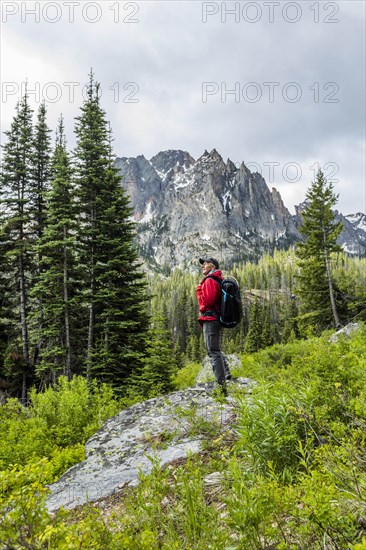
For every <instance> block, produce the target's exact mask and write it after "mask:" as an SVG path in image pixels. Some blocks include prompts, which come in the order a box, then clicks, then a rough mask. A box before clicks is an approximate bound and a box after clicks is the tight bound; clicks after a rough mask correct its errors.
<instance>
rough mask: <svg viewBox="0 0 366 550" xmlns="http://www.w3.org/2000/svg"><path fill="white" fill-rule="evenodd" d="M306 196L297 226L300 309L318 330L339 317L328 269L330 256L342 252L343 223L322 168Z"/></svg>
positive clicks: (336, 321) (336, 324)
mask: <svg viewBox="0 0 366 550" xmlns="http://www.w3.org/2000/svg"><path fill="white" fill-rule="evenodd" d="M306 198H307V200H308V204H307V206H306V207H305V209H304V211H303V212H302V218H303V224H302V226H301V227H300V231H301V233H302V234H303V235H304V237H305V242H304V243H299V244H298V246H297V251H296V253H297V256H298V258H299V266H300V274H299V277H298V293H299V296H300V298H301V303H300V312H301V313H302V318H303V320H305V323H307V322H309V321H310V322H311V323H313V324H314V323H315V324H316V327H317V329H318V330H319V329H320V330H321V329H323V328H325V327H327V326H329V325H330V324H333V325H334V326H335V327H338V326H340V320H339V316H338V311H337V305H336V297H335V289H334V282H333V277H332V272H331V255H332V253H335V252H340V251H341V247H340V246H339V245H337V238H338V236H339V234H340V232H341V231H342V223H341V222H337V223H336V222H335V215H334V213H333V211H332V207H333V206H334V205H335V204H336V202H337V199H338V197H337V196H336V195H335V193H334V191H333V186H332V184H328V183H327V181H326V179H325V177H324V174H323V172H322V171H321V170H319V172H318V175H317V178H316V181H315V182H313V183H312V186H311V187H310V189H309V190H308V191H307V193H306Z"/></svg>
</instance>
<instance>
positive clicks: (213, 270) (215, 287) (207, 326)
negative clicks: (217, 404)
mask: <svg viewBox="0 0 366 550" xmlns="http://www.w3.org/2000/svg"><path fill="white" fill-rule="evenodd" d="M199 262H200V264H201V265H202V275H203V279H202V281H201V282H200V284H199V285H198V287H197V290H196V296H197V300H198V306H199V310H200V317H199V319H198V321H199V323H200V324H201V326H202V328H203V337H204V340H205V346H206V351H207V355H208V356H209V358H210V359H211V364H212V370H213V372H214V375H215V378H216V381H217V383H218V384H219V386H220V389H221V392H222V393H223V395H225V396H226V395H227V388H226V380H229V379H230V378H231V374H230V370H229V366H228V364H227V361H226V358H225V356H224V354H223V353H222V351H221V346H220V339H221V328H222V327H221V325H220V322H219V312H220V308H221V286H220V283H219V281H222V280H223V279H224V278H223V276H222V273H221V271H220V269H219V263H218V261H217V260H215V258H200V259H199Z"/></svg>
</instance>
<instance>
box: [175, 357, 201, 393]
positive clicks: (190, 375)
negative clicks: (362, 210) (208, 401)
mask: <svg viewBox="0 0 366 550" xmlns="http://www.w3.org/2000/svg"><path fill="white" fill-rule="evenodd" d="M200 369H201V365H200V364H199V363H188V364H187V365H186V366H185V367H182V368H181V369H179V370H178V372H177V373H176V375H175V376H174V378H173V385H174V387H175V389H177V390H185V389H186V388H190V387H192V386H194V385H195V384H196V378H197V375H198V373H199V371H200Z"/></svg>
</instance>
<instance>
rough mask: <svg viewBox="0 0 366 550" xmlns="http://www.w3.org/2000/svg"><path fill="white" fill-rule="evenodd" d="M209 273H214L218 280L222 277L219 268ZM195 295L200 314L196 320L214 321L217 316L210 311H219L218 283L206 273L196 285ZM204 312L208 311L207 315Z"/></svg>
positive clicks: (219, 295) (219, 292)
mask: <svg viewBox="0 0 366 550" xmlns="http://www.w3.org/2000/svg"><path fill="white" fill-rule="evenodd" d="M209 275H214V276H215V277H216V278H217V279H219V280H220V281H223V279H224V277H223V276H222V274H221V271H220V270H219V269H216V270H215V271H214V272H211V273H209ZM196 296H197V300H198V306H199V310H200V314H201V315H200V317H199V319H198V320H199V321H200V322H201V321H216V320H217V317H218V316H217V315H216V316H215V315H212V314H210V312H213V311H217V312H219V311H220V309H221V287H220V285H219V283H218V282H217V281H215V279H211V277H208V275H207V276H206V277H205V278H204V279H202V281H201V282H200V284H199V285H198V287H197V290H196ZM206 312H208V314H207V315H205V313H206Z"/></svg>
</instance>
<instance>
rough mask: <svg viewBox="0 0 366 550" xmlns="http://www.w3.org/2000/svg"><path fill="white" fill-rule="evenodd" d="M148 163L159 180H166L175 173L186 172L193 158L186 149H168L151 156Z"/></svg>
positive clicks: (193, 161) (192, 162)
mask: <svg viewBox="0 0 366 550" xmlns="http://www.w3.org/2000/svg"><path fill="white" fill-rule="evenodd" d="M150 163H151V165H152V166H153V167H154V168H155V170H156V172H157V174H158V175H159V177H160V178H161V180H162V181H164V182H168V181H170V180H171V179H172V178H173V177H174V176H175V175H177V174H180V173H184V172H186V171H187V170H188V169H189V168H190V167H191V166H192V165H193V164H194V163H195V160H194V158H193V157H191V155H190V154H189V153H188V152H187V151H181V150H172V149H169V150H168V151H161V152H160V153H158V154H157V155H155V156H154V157H152V158H151V159H150Z"/></svg>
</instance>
